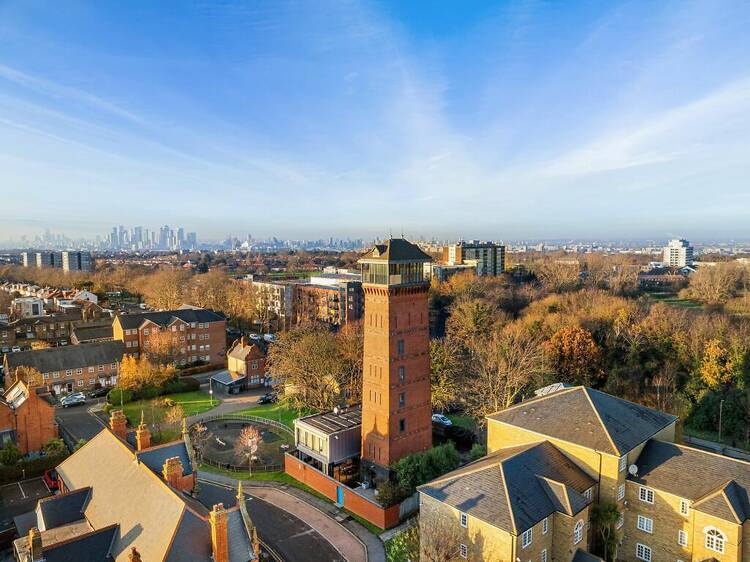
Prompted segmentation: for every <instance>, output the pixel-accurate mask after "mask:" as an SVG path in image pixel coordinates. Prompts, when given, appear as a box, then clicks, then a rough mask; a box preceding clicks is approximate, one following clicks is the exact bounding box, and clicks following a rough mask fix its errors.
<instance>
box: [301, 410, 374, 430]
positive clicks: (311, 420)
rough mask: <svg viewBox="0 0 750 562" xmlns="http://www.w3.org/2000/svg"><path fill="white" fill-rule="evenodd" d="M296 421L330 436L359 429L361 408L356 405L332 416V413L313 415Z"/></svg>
mask: <svg viewBox="0 0 750 562" xmlns="http://www.w3.org/2000/svg"><path fill="white" fill-rule="evenodd" d="M297 421H298V422H302V423H304V424H306V425H309V426H310V427H312V428H314V429H317V430H318V431H321V432H322V433H325V434H326V435H332V434H334V433H338V432H339V431H346V430H348V429H354V428H355V427H360V426H361V425H362V406H361V405H359V404H357V405H356V406H352V407H351V408H347V409H346V410H345V411H343V412H341V413H338V414H334V413H333V412H322V413H320V414H313V415H311V416H305V417H303V418H299V419H298V420H297Z"/></svg>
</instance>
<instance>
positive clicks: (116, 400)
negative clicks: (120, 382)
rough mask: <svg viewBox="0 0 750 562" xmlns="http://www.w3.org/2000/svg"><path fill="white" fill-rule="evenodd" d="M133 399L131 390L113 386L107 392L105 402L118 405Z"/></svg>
mask: <svg viewBox="0 0 750 562" xmlns="http://www.w3.org/2000/svg"><path fill="white" fill-rule="evenodd" d="M132 401H133V392H132V391H130V390H122V389H120V388H113V389H112V390H110V391H109V392H108V393H107V402H109V403H110V404H112V405H113V406H119V405H120V404H121V403H122V404H127V403H128V402H132Z"/></svg>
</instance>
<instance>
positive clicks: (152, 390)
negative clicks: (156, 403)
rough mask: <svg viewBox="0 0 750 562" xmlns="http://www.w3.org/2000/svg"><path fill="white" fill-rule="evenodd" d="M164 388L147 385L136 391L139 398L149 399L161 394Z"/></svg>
mask: <svg viewBox="0 0 750 562" xmlns="http://www.w3.org/2000/svg"><path fill="white" fill-rule="evenodd" d="M161 394H162V389H161V388H158V387H156V386H146V387H144V388H142V389H140V390H139V391H138V392H136V393H135V397H136V398H137V399H139V400H149V399H151V398H156V397H157V396H161Z"/></svg>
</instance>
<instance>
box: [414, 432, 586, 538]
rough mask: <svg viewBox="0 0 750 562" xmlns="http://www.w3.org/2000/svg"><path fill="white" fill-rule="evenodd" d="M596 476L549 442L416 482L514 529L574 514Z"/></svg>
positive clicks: (432, 493)
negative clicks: (433, 479)
mask: <svg viewBox="0 0 750 562" xmlns="http://www.w3.org/2000/svg"><path fill="white" fill-rule="evenodd" d="M595 483H596V481H595V480H594V479H593V478H591V477H590V476H589V475H588V474H586V473H585V472H583V471H582V470H581V469H580V468H578V466H576V465H575V464H574V463H573V461H571V460H570V459H569V458H568V457H566V456H565V455H564V454H563V453H562V452H561V451H560V450H559V449H557V447H555V446H554V445H552V444H551V443H550V442H548V441H544V442H541V443H536V444H530V445H522V446H520V447H510V448H508V449H502V450H500V451H497V452H496V453H493V454H491V455H488V456H486V457H484V458H482V459H480V460H478V461H476V462H474V463H471V464H468V465H466V466H465V467H462V468H460V469H458V470H456V471H454V472H451V473H449V474H446V475H445V476H442V477H440V478H439V479H437V480H435V481H433V482H430V483H428V484H425V485H424V486H420V487H419V491H420V493H423V494H426V495H428V496H430V497H432V498H434V499H436V500H439V501H441V502H443V503H447V504H448V505H451V506H453V507H454V508H456V509H458V510H459V511H463V512H464V513H468V514H469V515H471V516H473V517H476V518H478V519H481V520H483V521H485V522H487V523H489V524H490V525H494V526H495V527H498V528H500V529H503V530H505V531H508V532H510V533H513V534H519V533H522V532H523V531H525V530H526V529H529V528H530V527H532V526H533V525H535V524H537V523H538V522H539V521H541V520H542V519H544V518H545V517H547V516H549V515H551V514H552V513H554V512H555V511H561V512H563V513H567V514H569V515H574V514H576V513H578V512H580V511H581V509H583V508H584V507H585V506H586V505H587V504H588V500H586V498H585V497H584V496H583V492H584V491H585V490H587V489H589V488H591V487H592V486H593V485H594V484H595Z"/></svg>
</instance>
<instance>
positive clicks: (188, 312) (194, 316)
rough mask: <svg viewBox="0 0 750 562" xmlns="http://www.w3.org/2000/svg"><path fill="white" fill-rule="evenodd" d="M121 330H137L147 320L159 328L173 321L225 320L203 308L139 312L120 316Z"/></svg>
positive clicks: (220, 315)
mask: <svg viewBox="0 0 750 562" xmlns="http://www.w3.org/2000/svg"><path fill="white" fill-rule="evenodd" d="M117 318H118V319H119V320H120V325H121V326H122V327H123V329H128V330H130V329H133V328H139V327H140V326H141V324H143V322H144V321H145V320H149V321H151V322H153V323H155V324H158V325H159V326H169V325H170V324H171V323H172V322H174V321H175V319H180V320H182V321H183V322H188V323H190V322H201V323H203V322H222V321H224V320H226V318H225V317H224V315H222V314H219V313H218V312H214V311H213V310H208V309H205V308H195V309H194V308H181V309H177V310H165V311H162V312H141V313H139V314H122V315H120V316H118V317H117Z"/></svg>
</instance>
